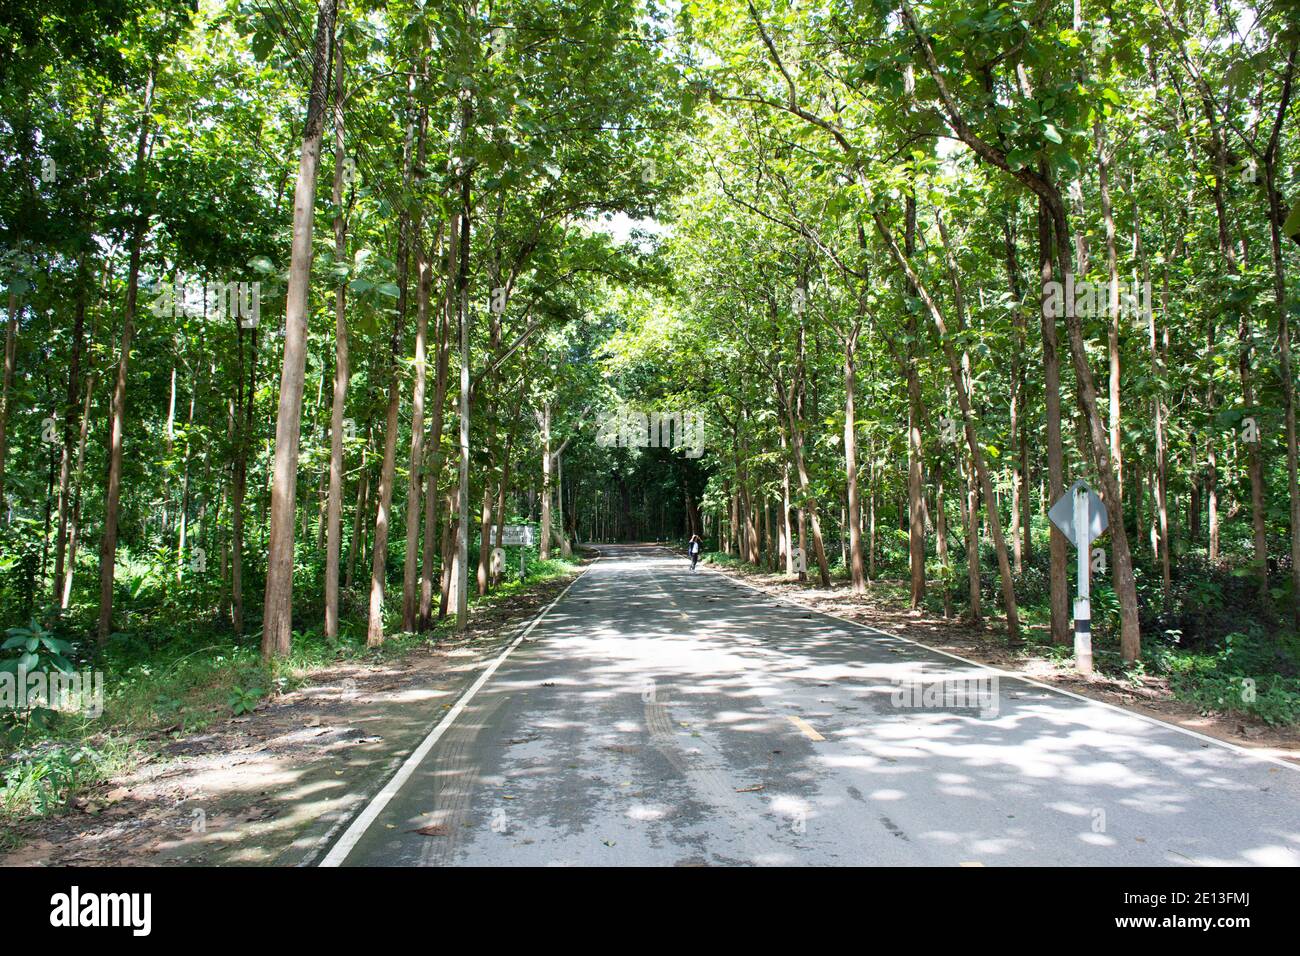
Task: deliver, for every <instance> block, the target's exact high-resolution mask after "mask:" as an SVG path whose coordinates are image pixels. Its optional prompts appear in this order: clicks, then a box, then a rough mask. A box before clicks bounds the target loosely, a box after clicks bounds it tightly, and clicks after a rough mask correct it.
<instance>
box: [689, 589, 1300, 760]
mask: <svg viewBox="0 0 1300 956" xmlns="http://www.w3.org/2000/svg"><path fill="white" fill-rule="evenodd" d="M705 570H708V571H711V572H712V573H714V574H716V575H718V577H720V578H725V579H726V580H728V581H733V582H735V583H736V584H740V585H743V586H744V587H747V588H749V589H750V590H751V591H757V592H758V593H759V594H762V595H763V596H764V597H767V598H770V599H771V600H773V601H776V602H777V603H779V604H786V605H787V606H794V607H798V608H801V609H803V610H805V611H811V612H812V613H814V614H820V615H821V616H822V617H829V618H833V619H834V620H836V621H843V622H844V623H845V624H852V625H853V626H854V627H860V628H862V629H863V630H864V631H868V632H870V633H872V634H878V635H880V636H881V637H888V638H890V639H891V640H895V641H903V642H904V643H906V644H914V645H915V646H917V647H923V648H925V649H926V650H927V651H931V652H933V653H935V654H940V655H942V656H944V657H951V658H952V659H953V660H955V661H961V662H962V663H963V664H970V665H971V666H972V667H982V668H983V669H984V670H988V671H992V672H993V673H994V674H997V675H998V676H999V677H1007V678H1010V679H1011V680H1018V681H1020V682H1021V683H1023V684H1028V685H1029V686H1031V687H1040V688H1042V689H1043V690H1047V691H1051V692H1052V693H1054V694H1062V695H1064V696H1066V697H1073V698H1074V699H1075V700H1081V701H1083V702H1084V703H1086V704H1096V705H1097V706H1098V707H1106V708H1109V709H1110V710H1114V711H1118V712H1119V713H1121V714H1127V715H1128V716H1130V717H1137V718H1138V719H1139V720H1145V721H1146V722H1147V723H1150V724H1157V725H1158V726H1161V727H1166V728H1168V729H1169V730H1176V731H1178V732H1179V733H1180V734H1186V735H1187V736H1189V737H1195V738H1196V739H1197V740H1203V741H1205V742H1206V743H1210V744H1217V745H1218V746H1220V747H1224V748H1227V749H1228V750H1235V751H1236V752H1237V753H1239V754H1243V755H1245V756H1247V757H1250V758H1252V759H1254V760H1264V761H1267V762H1268V763H1272V764H1277V765H1278V766H1279V767H1286V768H1287V769H1288V770H1294V771H1296V772H1297V773H1300V764H1296V763H1292V762H1291V761H1289V760H1283V759H1282V758H1281V757H1274V756H1271V755H1269V754H1265V753H1260V752H1259V751H1258V750H1252V749H1250V748H1249V747H1243V746H1241V745H1240V744H1234V743H1231V742H1229V741H1227V740H1220V739H1219V738H1218V737H1211V736H1209V735H1208V734H1202V733H1198V732H1197V731H1195V730H1188V729H1187V728H1186V727H1180V726H1178V725H1177V724H1171V723H1169V722H1168V721H1166V720H1161V719H1160V718H1158V717H1152V716H1150V715H1149V714H1144V713H1142V712H1141V711H1136V710H1129V709H1128V708H1126V707H1120V706H1118V705H1117V704H1112V703H1110V702H1109V701H1105V700H1098V699H1097V698H1096V697H1089V696H1088V695H1086V694H1076V693H1075V692H1074V691H1072V690H1065V689H1064V688H1061V687H1053V686H1052V685H1051V684H1043V683H1040V682H1039V681H1036V680H1034V679H1033V678H1031V677H1026V676H1025V675H1024V674H1017V673H1015V672H1013V671H1006V670H1003V669H1002V668H1000V667H994V666H993V665H991V664H985V663H982V662H981V661H972V660H967V659H966V658H964V657H961V656H959V655H957V654H952V653H950V652H948V651H944V650H940V649H939V648H937V647H931V646H930V645H929V644H922V643H921V642H920V641H914V640H912V638H910V637H903V636H902V635H901V634H891V633H890V632H889V631H882V630H881V629H880V628H878V627H872V626H871V625H870V624H863V623H862V622H861V621H855V620H853V619H852V618H848V617H842V616H840V615H839V614H833V613H832V612H830V611H823V610H821V609H820V608H816V607H813V606H812V605H810V604H805V603H803V601H800V600H798V599H796V598H791V597H787V596H786V595H784V594H774V593H773V592H771V591H767V590H764V589H763V588H760V587H758V586H757V585H755V584H750V583H749V582H748V581H745V580H743V579H741V578H739V577H733V576H732V575H730V574H727V573H726V572H724V571H721V570H718V569H717V568H706V569H705Z"/></svg>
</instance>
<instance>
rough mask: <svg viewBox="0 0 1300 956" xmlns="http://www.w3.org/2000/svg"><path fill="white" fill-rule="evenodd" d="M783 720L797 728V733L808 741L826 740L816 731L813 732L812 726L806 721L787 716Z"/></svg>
mask: <svg viewBox="0 0 1300 956" xmlns="http://www.w3.org/2000/svg"><path fill="white" fill-rule="evenodd" d="M785 719H786V720H788V721H790V723H792V724H794V725H795V726H796V727H798V728H799V733H801V734H803V735H804V736H805V737H807V738H808V739H809V740H825V739H826V738H825V737H823V736H822V735H821V734H819V733H817V731H815V730H813V726H812V724H810V723H808V721H806V720H804V719H803V718H802V717H791V716H789V715H788V714H787V715H786V718H785Z"/></svg>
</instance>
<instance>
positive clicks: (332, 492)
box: [325, 37, 355, 640]
mask: <svg viewBox="0 0 1300 956" xmlns="http://www.w3.org/2000/svg"><path fill="white" fill-rule="evenodd" d="M334 43H335V56H334V193H333V196H332V198H333V202H334V259H335V261H336V262H345V261H346V260H347V234H348V232H347V228H348V227H347V219H346V218H345V216H344V215H343V174H344V167H345V164H346V161H347V157H346V155H345V154H344V151H343V149H344V146H343V132H344V129H343V125H344V124H343V43H342V37H336V38H335V41H334ZM346 304H347V283H346V282H342V281H340V282H339V287H338V288H337V289H336V290H335V291H334V397H333V402H332V404H331V405H330V464H329V471H330V478H329V504H328V510H327V512H326V516H325V526H326V529H325V636H326V637H327V638H329V639H331V640H332V639H334V638H336V637H338V633H339V556H340V553H341V551H342V545H343V415H344V412H345V410H346V407H347V397H348V373H349V369H348V319H347V309H346ZM354 544H355V540H354ZM348 578H349V584H350V583H351V573H350V572H349V575H348Z"/></svg>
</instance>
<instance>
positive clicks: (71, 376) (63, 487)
mask: <svg viewBox="0 0 1300 956" xmlns="http://www.w3.org/2000/svg"><path fill="white" fill-rule="evenodd" d="M88 255H89V253H88V252H83V253H82V255H81V258H80V260H79V261H78V263H77V292H76V296H77V302H76V315H75V318H74V320H73V330H72V355H71V356H70V358H69V360H68V394H67V399H66V404H65V405H64V409H63V448H62V449H61V451H60V454H59V527H58V531H57V532H56V534H57V538H56V540H55V546H54V582H53V588H54V603H55V604H57V605H60V606H61V601H60V596H61V594H62V590H63V576H64V575H63V568H64V560H65V558H66V556H67V545H68V516H69V506H70V500H71V487H72V467H73V466H72V436H73V433H74V431H75V430H76V427H77V411H78V410H79V409H80V407H81V400H80V396H79V394H78V389H80V387H81V349H82V343H83V341H84V339H85V331H86V297H87V295H88V293H89V289H88V288H87V283H88V273H89V269H88V267H87V261H86V260H87V257H88Z"/></svg>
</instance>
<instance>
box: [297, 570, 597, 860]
mask: <svg viewBox="0 0 1300 956" xmlns="http://www.w3.org/2000/svg"><path fill="white" fill-rule="evenodd" d="M599 560H600V558H599V557H597V558H596V559H595V560H594V561H592V563H591V564H589V565H587V567H586V568H584V569H583V571H582V574H579V575H578V576H577V577H576V578H574V579H573V580H572V581H570V582H569V585H568V587H566V588H565V589H564V590H563V591H561V592H560V593H559V595H558V596H557V597H556V598H555V600H554V601H552V602H551V603H550V604H548V605H546V607H544V608H542V610H541V611H540V612H539V613H538V614H537V616H536V617H534V618H533V619H532V621H531V622H530V623H529V624H528V626H527V627H526V628H524V630H523V632H522V633H520V634H519V636H518V637H516V638H515V639H514V640H513V641H511V642H510V645H509V646H508V647H507V648H506V649H505V650H504V651H502V652H501V653H500V654H499V655H498V656H497V658H496V659H495V660H494V661H493V662H492V663H491V664H489V665H488V667H487V670H485V671H483V673H482V674H480V675H479V676H478V680H476V681H474V683H473V684H471V685H470V688H469V690H467V691H465V693H464V694H462V695H461V698H460V700H458V701H456V704H455V706H453V707H452V708H451V710H449V711H447V713H446V715H445V716H444V717H443V718H442V720H440V721H439V722H438V726H437V727H434V728H433V730H431V731H430V732H429V735H428V736H427V737H425V738H424V740H422V741H421V742H420V745H419V746H418V747H416V748H415V749H414V750H413V751H411V755H410V756H409V757H407V758H406V762H405V763H403V764H402V766H401V767H400V768H399V769H398V771H397V773H395V774H393V776H392V778H391V779H390V780H389V781H388V783H386V784H385V785H384V789H382V790H380V791H379V793H377V794H375V796H374V798H373V799H372V800H371V801H370V803H368V804H366V808H365V809H364V810H362V811H361V813H360V815H358V816H357V818H356V819H355V820H353V821H352V825H351V826H349V827H348V828H347V830H346V831H345V832H344V834H343V836H341V837H339V840H338V842H337V843H335V844H334V846H332V847H330V851H329V853H327V854H325V858H324V859H323V860H321V861H320V863H318V864H317V866H330V867H334V866H341V865H342V864H343V861H344V860H346V859H347V857H348V854H349V853H351V852H352V848H353V847H355V846H356V845H357V842H358V841H359V840H360V839H361V837H362V836H363V835H364V834H365V832H366V830H368V829H370V825H371V824H372V823H374V822H375V819H376V818H377V817H378V816H379V814H380V812H382V811H383V809H384V807H386V806H388V803H389V801H391V800H392V799H393V797H395V796H397V793H398V791H399V790H401V789H402V787H403V785H405V783H406V781H407V780H409V779H410V778H411V775H412V774H413V773H415V768H416V767H418V766H419V765H420V763H421V762H422V761H423V760H424V758H425V757H427V756H428V754H429V751H430V750H432V749H433V747H434V744H436V743H437V742H438V740H439V739H440V738H441V737H442V735H443V734H445V733H446V732H447V728H449V727H450V726H451V725H452V723H453V722H454V721H455V720H456V718H457V717H459V716H460V714H461V712H462V711H464V709H465V708H466V707H467V706H468V705H469V702H470V701H471V700H472V699H473V698H474V695H475V694H477V693H478V692H479V690H481V689H482V687H483V685H484V684H486V683H487V682H488V679H489V678H491V676H492V675H493V674H495V673H496V670H497V668H498V667H500V666H501V665H502V664H503V663H504V662H505V659H506V658H507V657H509V656H510V652H511V651H513V650H514V649H515V648H516V647H518V646H519V645H520V644H521V643H523V640H524V638H526V637H527V636H528V635H529V634H530V633H531V632H532V630H533V628H535V627H536V626H537V625H538V624H540V623H541V621H542V618H544V617H546V615H547V613H548V612H549V611H550V610H551V608H553V607H555V605H557V604H559V603H560V601H561V600H563V599H564V596H565V595H566V594H568V593H569V590H570V589H571V588H572V587H573V586H574V585H575V584H577V583H578V582H579V581H580V580H582V577H583V575H585V574H586V573H587V571H589V570H590V569H591V566H592V565H593V564H595V563H596V561H599Z"/></svg>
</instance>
